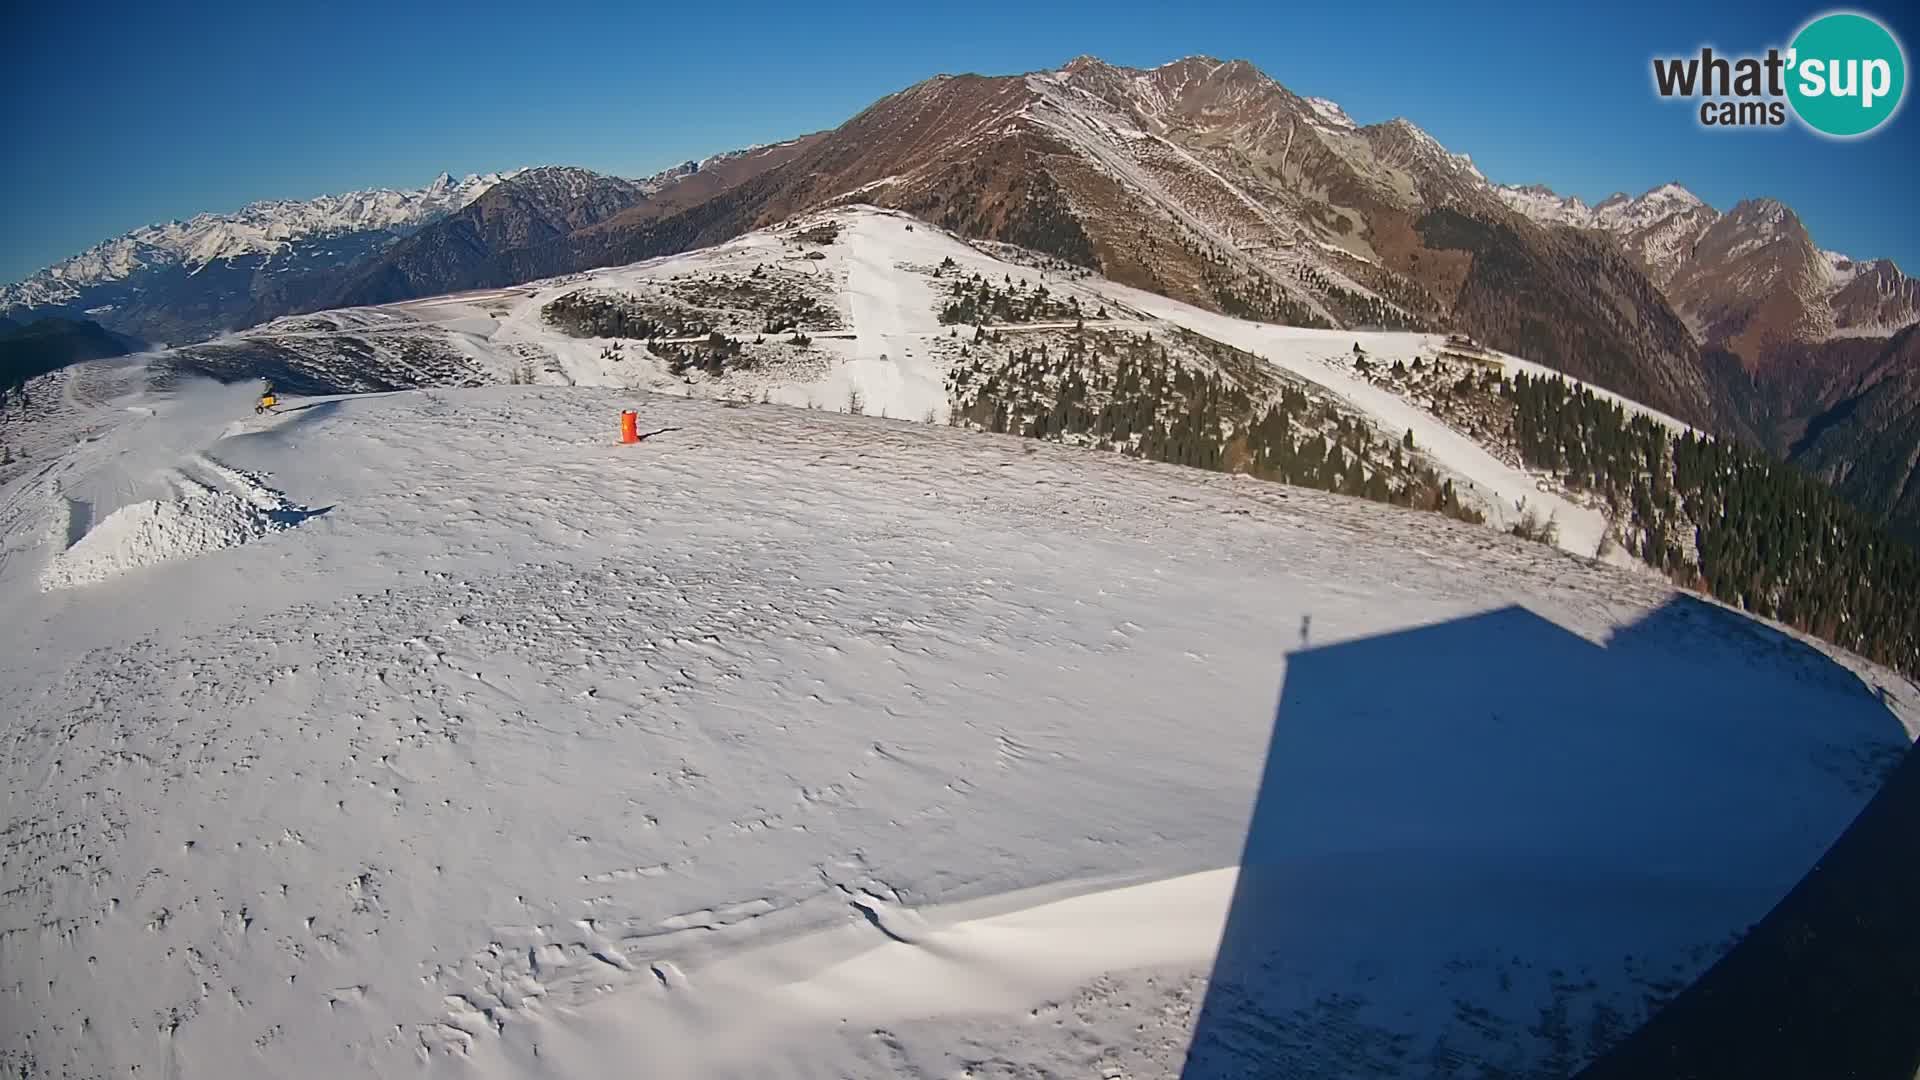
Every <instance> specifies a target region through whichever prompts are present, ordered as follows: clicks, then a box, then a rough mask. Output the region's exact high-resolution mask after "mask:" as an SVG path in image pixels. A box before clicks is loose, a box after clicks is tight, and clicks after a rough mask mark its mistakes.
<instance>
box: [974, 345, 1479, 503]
mask: <svg viewBox="0 0 1920 1080" xmlns="http://www.w3.org/2000/svg"><path fill="white" fill-rule="evenodd" d="M1196 340H1197V341H1200V342H1203V343H1204V344H1203V345H1202V346H1201V347H1202V348H1204V349H1206V350H1208V351H1209V352H1210V353H1211V359H1212V360H1213V361H1214V364H1213V365H1212V366H1211V367H1209V366H1202V365H1197V364H1190V363H1182V362H1181V361H1180V360H1178V359H1176V358H1172V357H1170V356H1169V355H1168V352H1167V349H1166V347H1165V346H1164V345H1163V344H1160V343H1158V342H1155V341H1154V340H1153V339H1152V338H1151V336H1150V335H1134V334H1127V333H1098V334H1089V333H1086V332H1084V331H1082V332H1080V333H1077V334H1075V335H1074V336H1073V337H1072V338H1071V339H1069V341H1068V342H1067V344H1066V345H1065V347H1064V348H1060V349H1057V350H1055V351H1053V352H1051V353H1050V352H1049V351H1048V349H1047V348H1046V346H1045V345H1042V346H1040V347H1039V348H1038V349H1033V348H1026V349H1018V350H1009V351H1008V352H1006V353H1005V354H1004V356H1002V355H996V353H995V352H994V349H993V345H994V344H995V342H993V341H985V340H982V339H979V338H976V341H975V343H974V345H973V346H970V349H971V350H974V351H970V353H969V354H968V355H967V356H966V357H965V358H964V359H963V360H962V361H961V362H960V363H959V364H957V365H956V366H955V367H954V369H953V371H952V372H951V373H950V374H949V376H948V392H949V395H950V397H951V398H952V399H953V400H954V402H955V403H956V406H955V413H954V422H955V423H956V424H963V425H967V426H972V427H977V428H981V429H984V430H987V431H993V432H1005V433H1012V434H1017V435H1024V436H1026V437H1028V438H1035V439H1051V440H1056V441H1068V442H1078V443H1085V444H1091V445H1093V446H1096V447H1098V448H1101V449H1109V450H1118V451H1120V452H1122V453H1126V454H1129V455H1131V456H1134V457H1141V458H1145V459H1147V460H1150V461H1162V462H1167V463H1169V464H1175V465H1186V466H1190V467H1193V468H1201V469H1212V470H1216V471H1224V472H1240V473H1247V474H1249V475H1252V476H1255V477H1258V478H1260V479H1264V480H1273V481H1279V482H1284V483H1291V484H1296V485H1301V486H1307V487H1316V488H1320V489H1321V490H1324V491H1332V492H1337V493H1340V494H1345V495H1355V496H1359V497H1361V498H1367V499H1372V500H1374V501H1376V502H1385V503H1392V504H1394V505H1399V506H1409V507H1415V508H1418V509H1423V510H1434V511H1439V512H1442V513H1446V514H1448V515H1450V516H1452V517H1456V518H1460V519H1462V520H1467V521H1480V520H1482V517H1481V515H1480V514H1479V512H1478V511H1476V510H1474V509H1473V508H1471V507H1470V506H1468V505H1466V504H1465V503H1463V502H1462V501H1461V499H1460V497H1459V494H1458V493H1457V492H1456V491H1455V490H1454V487H1453V484H1452V481H1450V480H1442V479H1441V478H1440V477H1439V476H1438V475H1437V474H1436V473H1435V472H1434V471H1433V470H1432V469H1431V468H1428V467H1426V466H1425V465H1424V464H1422V463H1421V461H1420V460H1419V459H1418V457H1417V456H1416V455H1414V454H1413V453H1412V452H1411V449H1410V448H1409V447H1406V446H1405V445H1404V444H1403V443H1402V442H1401V441H1400V440H1397V439H1383V438H1380V437H1379V436H1378V435H1377V434H1376V433H1375V432H1374V430H1373V429H1372V428H1371V427H1370V426H1369V425H1367V424H1365V423H1364V422H1362V421H1359V420H1357V419H1355V418H1354V417H1352V416H1350V415H1347V414H1345V413H1342V412H1340V411H1338V410H1336V409H1334V408H1333V407H1331V406H1330V405H1328V404H1326V403H1325V402H1321V401H1316V400H1314V399H1313V398H1311V397H1309V396H1308V395H1307V394H1306V393H1304V392H1303V391H1302V390H1301V389H1299V388H1298V387H1297V386H1293V385H1290V384H1280V383H1278V381H1277V380H1276V378H1275V376H1273V375H1272V374H1271V369H1269V368H1267V367H1266V366H1265V365H1264V364H1262V363H1261V362H1260V361H1259V360H1258V359H1257V358H1255V357H1253V356H1252V355H1251V354H1249V353H1244V352H1241V351H1239V350H1236V349H1232V348H1229V347H1227V346H1224V345H1220V344H1218V343H1217V342H1212V341H1206V340H1205V339H1196Z"/></svg>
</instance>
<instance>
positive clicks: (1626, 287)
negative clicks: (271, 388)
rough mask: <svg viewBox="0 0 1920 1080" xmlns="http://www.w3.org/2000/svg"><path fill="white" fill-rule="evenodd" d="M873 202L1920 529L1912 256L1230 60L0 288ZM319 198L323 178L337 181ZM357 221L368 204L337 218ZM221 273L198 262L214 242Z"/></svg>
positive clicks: (905, 103) (268, 283)
mask: <svg viewBox="0 0 1920 1080" xmlns="http://www.w3.org/2000/svg"><path fill="white" fill-rule="evenodd" d="M844 202H866V203H872V204H876V205H879V206H883V207H888V208H893V209H898V210H902V211H905V212H908V213H911V214H913V215H915V216H917V217H920V218H923V219H925V220H928V221H931V222H934V223H936V224H939V225H942V226H944V227H947V228H949V229H952V230H954V231H956V232H958V233H961V234H963V235H967V236H972V237H976V238H980V239H985V240H998V241H1005V242H1009V243H1014V244H1018V245H1021V246H1024V247H1028V248H1032V249H1036V250H1039V251H1042V252H1046V253H1048V254H1051V255H1054V256H1057V257H1059V258H1062V259H1065V260H1068V261H1070V262H1072V263H1077V264H1080V265H1084V266H1087V267H1089V268H1092V269H1095V270H1097V271H1099V272H1100V273H1102V274H1103V275H1105V276H1106V277H1108V278H1111V279H1113V280H1116V281H1119V282H1122V283H1125V284H1129V285H1133V286H1136V287H1138V288H1141V289H1144V290H1147V291H1150V292H1154V293H1160V294H1163V295H1166V296H1169V297H1172V298H1175V299H1180V300H1185V301H1189V302H1192V303H1196V304H1199V305H1202V306H1205V307H1209V308H1213V309H1216V310H1220V311H1225V312H1228V313H1232V314H1238V315H1244V316H1248V317H1253V318H1257V319H1262V320H1266V321H1272V322H1286V323H1293V324H1298V325H1309V326H1323V327H1354V328H1362V327H1370V328H1408V329H1430V330H1443V329H1444V330H1449V331H1457V332H1463V333H1467V334H1471V335H1473V336H1475V337H1477V338H1479V339H1481V340H1484V341H1486V342H1487V343H1489V344H1491V345H1493V346H1495V347H1498V348H1500V349H1503V350H1506V351H1509V352H1513V353H1516V354H1518V355H1522V356H1526V357H1529V358H1531V359H1534V360H1537V361H1539V362H1541V363H1544V364H1547V365H1549V366H1551V367H1554V368H1557V369H1559V370H1562V371H1565V372H1567V373H1568V374H1570V375H1573V376H1576V377H1578V378H1581V379H1584V380H1587V381H1589V382H1593V383H1596V384H1599V385H1601V386H1605V387H1608V388H1611V389H1614V390H1617V391H1619V392H1621V393H1623V394H1626V395H1628V396H1630V397H1632V398H1634V399H1636V400H1639V401H1641V402H1644V403H1645V404H1647V405H1650V406H1652V407H1654V408H1657V409H1660V410H1662V411H1664V412H1667V413H1669V414H1672V415H1674V416H1676V417H1679V418H1681V419H1683V420H1686V421H1687V422H1689V423H1691V424H1694V425H1696V426H1698V427H1701V428H1703V429H1705V430H1708V431H1711V432H1714V433H1716V434H1722V435H1727V436H1733V437H1738V438H1740V439H1743V440H1746V441H1749V442H1753V443H1756V444H1758V445H1761V446H1764V447H1766V448H1767V449H1769V450H1770V451H1772V452H1774V453H1775V454H1777V455H1780V456H1783V457H1786V458H1788V459H1790V460H1795V461H1798V462H1800V463H1802V464H1804V465H1806V466H1807V467H1808V468H1810V469H1813V470H1815V471H1817V472H1819V473H1820V474H1821V475H1823V476H1825V477H1826V478H1827V479H1829V480H1830V481H1832V482H1833V483H1835V484H1836V485H1838V486H1839V487H1840V489H1841V490H1842V491H1843V492H1845V493H1846V494H1848V495H1849V497H1850V498H1852V499H1853V500H1854V501H1855V502H1856V503H1857V504H1858V505H1860V506H1861V507H1862V508H1863V509H1865V510H1867V511H1868V512H1869V513H1871V514H1873V515H1875V516H1877V517H1880V518H1882V519H1885V520H1889V521H1891V522H1892V523H1893V524H1895V526H1896V527H1899V528H1903V529H1904V530H1906V531H1907V532H1908V535H1920V480H1916V470H1915V456H1916V454H1915V448H1916V447H1920V393H1916V387H1915V382H1916V380H1915V378H1914V377H1913V376H1912V369H1913V359H1912V356H1913V353H1912V348H1911V335H1910V333H1902V328H1903V327H1907V326H1909V325H1910V324H1912V323H1913V322H1914V321H1915V320H1916V318H1920V286H1916V284H1915V282H1914V279H1911V278H1908V277H1906V276H1905V275H1904V274H1903V273H1901V271H1900V270H1899V269H1898V268H1897V267H1895V266H1894V265H1893V264H1892V263H1891V262H1889V261H1886V260H1878V261H1867V260H1858V259H1854V258H1851V257H1847V256H1843V255H1839V254H1836V253H1834V252H1831V251H1826V250H1823V249H1821V248H1819V247H1818V246H1817V245H1816V244H1815V243H1814V242H1813V239H1812V237H1811V236H1810V235H1809V234H1808V231H1807V229H1806V228H1805V226H1804V225H1803V224H1802V223H1801V222H1800V220H1799V218H1798V217H1797V216H1796V215H1795V214H1794V213H1793V212H1792V210H1791V209H1790V208H1788V207H1786V206H1784V205H1783V204H1781V203H1779V202H1776V201H1772V200H1767V199H1754V200H1750V201H1747V202H1742V203H1740V204H1739V205H1737V206H1735V207H1733V208H1732V209H1731V210H1729V211H1727V212H1725V213H1721V212H1719V211H1717V210H1715V209H1714V208H1712V207H1710V206H1708V205H1707V204H1705V203H1704V202H1703V201H1702V200H1700V199H1699V198H1697V197H1695V196H1694V195H1692V194H1691V193H1690V192H1688V191H1687V190H1686V189H1685V188H1684V187H1682V186H1680V185H1678V184H1668V185H1664V186H1662V187H1659V188H1656V189H1654V190H1653V191H1650V192H1647V193H1646V194H1644V195H1641V196H1639V197H1637V198H1631V197H1627V196H1625V195H1618V196H1614V197H1612V198H1609V199H1607V200H1604V201H1602V202H1601V203H1599V204H1597V205H1594V206H1588V205H1586V204H1585V203H1583V202H1581V201H1580V200H1578V199H1573V198H1563V197H1561V196H1559V195H1557V194H1555V193H1554V192H1552V191H1549V190H1547V189H1545V188H1541V187H1537V186H1534V187H1509V186H1504V185H1498V184H1495V183H1493V182H1491V181H1489V180H1488V179H1487V178H1486V177H1485V176H1484V175H1482V174H1481V172H1480V171H1479V169H1478V168H1476V167H1475V166H1474V164H1473V162H1472V160H1471V159H1470V158H1469V157H1467V156H1466V155H1464V154H1459V153H1455V152H1453V151H1451V150H1449V149H1448V148H1446V147H1444V146H1442V145H1441V144H1440V143H1439V142H1438V141H1437V140H1435V139H1434V138H1433V137H1432V136H1430V135H1428V134H1427V133H1426V132H1424V131H1422V130H1421V129H1420V128H1418V127H1417V126H1415V125H1414V124H1412V123H1411V122H1409V121H1407V120H1404V119H1396V120H1391V121H1387V122H1385V123H1379V124H1370V125H1361V124H1358V123H1356V122H1355V121H1354V120H1353V119H1352V118H1351V117H1349V116H1348V115H1347V114H1346V113H1345V111H1344V110H1342V109H1341V108H1340V106H1339V105H1337V104H1335V103H1333V102H1330V101H1327V100H1325V99H1320V98H1312V97H1303V96H1301V95H1298V94H1295V93H1294V92H1293V91H1291V90H1289V89H1287V88H1286V87H1284V86H1282V85H1281V84H1279V83H1277V82H1275V81H1274V80H1272V79H1270V78H1268V77H1267V76H1265V75H1264V74H1262V73H1261V72H1260V71H1259V70H1257V69H1256V68H1254V67H1253V66H1252V65H1251V64H1248V63H1246V62H1245V61H1227V62H1223V61H1219V60H1215V59H1211V58H1207V57H1189V58H1186V59H1182V60H1178V61H1175V62H1172V63H1169V64H1165V65H1162V66H1160V67H1158V68H1153V69H1132V68H1123V67H1116V66H1113V65H1109V64H1107V63H1104V62H1102V61H1100V60H1098V59H1096V58H1093V57H1080V58H1078V59H1075V60H1073V61H1071V62H1070V63H1068V64H1066V65H1065V66H1063V67H1062V68H1060V69H1058V70H1053V71H1043V72H1034V73H1028V74H1023V75H1010V76H979V75H953V76H947V75H943V76H937V77H935V78H932V79H929V80H926V81H924V82H922V83H919V84H916V85H914V86H911V87H908V88H906V89H904V90H902V91H899V92H897V93H894V94H891V95H888V96H887V97H885V98H882V99H881V100H879V101H877V102H875V103H874V104H873V105H872V106H870V107H869V108H867V109H866V110H864V111H863V112H861V113H860V114H859V115H857V116H855V117H853V118H852V119H850V120H848V121H847V122H846V123H845V124H843V125H841V126H840V127H838V128H836V129H834V130H832V131H827V132H820V133H816V134H812V135H807V136H804V137H801V138H798V139H794V140H792V141H789V142H785V143H780V144H776V145H773V146H765V147H757V148H753V149H750V150H746V151H740V152H736V153H733V154H725V155H719V156H717V157H715V158H712V159H708V160H707V161H705V162H699V163H688V164H687V165H684V166H681V167H678V168H676V169H672V170H668V171H667V172H664V173H661V174H659V175H657V176H655V177H651V178H648V179H646V180H640V181H631V180H624V179H620V178H615V177H609V176H601V175H598V174H594V173H590V172H588V171H586V170H581V169H571V168H561V167H549V168H541V169H531V170H524V171H521V172H518V173H511V174H496V175H492V176H488V177H473V178H469V179H468V180H466V181H462V182H459V183H455V182H453V181H451V180H450V178H446V177H442V178H441V179H440V180H439V181H436V183H435V184H434V185H432V186H430V187H429V188H427V189H423V190H422V191H421V192H410V193H407V192H401V193H395V192H380V193H358V194H357V195H353V196H341V197H338V198H337V199H334V200H315V201H314V203H308V204H278V203H275V204H256V205H255V206H252V207H248V208H247V209H245V210H243V211H241V212H240V214H238V215H233V216H231V217H224V218H222V217H211V216H205V215H203V216H202V217H200V218H195V219H193V221H192V222H188V223H185V224H184V225H182V224H175V225H170V226H159V227H155V228H153V229H148V230H140V231H138V232H136V233H134V234H129V236H127V237H123V238H120V239H119V240H115V241H110V242H109V243H107V244H104V245H101V246H100V247H98V248H95V249H93V250H91V251H89V252H88V253H85V254H83V255H82V256H79V257H77V258H76V259H74V260H69V261H68V262H67V263H63V264H61V265H60V266H58V267H54V268H50V269H49V270H47V271H43V272H42V273H41V274H37V275H35V276H34V277H33V278H31V279H29V280H28V281H27V282H24V283H22V284H21V285H18V286H11V287H8V288H7V289H6V290H5V291H0V314H5V315H11V316H13V317H15V318H19V317H22V315H26V316H36V315H39V314H46V313H51V314H66V315H74V314H84V315H85V316H86V317H88V318H92V319H95V320H97V321H98V322H100V323H101V324H102V325H104V326H106V327H107V328H109V329H112V330H116V331H120V332H123V333H128V334H133V335H137V336H140V337H143V338H146V339H148V340H154V339H163V340H185V339H187V338H190V337H194V336H200V337H204V336H207V335H209V334H211V333H215V332H218V331H220V330H224V329H230V328H233V327H236V326H242V325H248V324H251V323H257V322H260V321H264V320H265V319H268V318H271V317H274V316H278V315H284V314H289V313H298V312H305V311H315V310H321V309H325V308H332V307H339V306H347V305H364V304H377V303H385V302H391V301H396V300H403V299H408V298H413V297H419V296H426V295H433V294H437V293H443V292H449V291H455V290H461V289H471V288H481V287H490V286H502V285H508V284H514V283H517V282H523V281H528V280H532V279H536V278H542V277H548V276H553V275H558V274H565V273H572V272H577V271H580V270H584V269H590V268H594V267H600V266H609V265H618V264H623V263H627V262H633V261H637V260H640V259H645V258H650V257H655V256H659V255H664V254H671V253H676V252H680V251H686V250H690V249H693V248H696V247H701V246H706V245H709V244H713V243H717V242H720V241H724V240H727V239H730V238H732V237H734V236H738V235H740V234H741V233H743V232H746V231H748V230H750V229H753V228H756V227H760V226H764V225H768V224H772V223H774V222H776V221H780V220H782V219H785V218H788V217H790V216H792V215H793V214H795V213H797V212H800V211H804V210H808V209H813V208H817V207H821V206H825V205H833V204H837V203H844ZM323 204H324V205H323ZM356 222H358V223H361V224H358V225H356V224H355V223H356ZM210 271H214V272H211V273H210Z"/></svg>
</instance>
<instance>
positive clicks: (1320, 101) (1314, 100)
mask: <svg viewBox="0 0 1920 1080" xmlns="http://www.w3.org/2000/svg"><path fill="white" fill-rule="evenodd" d="M1305 100H1306V103H1307V106H1308V107H1309V108H1311V109H1312V110H1313V111H1314V114H1315V115H1317V116H1319V117H1320V119H1322V120H1324V121H1326V122H1327V123H1328V124H1329V125H1331V126H1333V127H1336V128H1340V129H1342V130H1346V131H1353V130H1355V129H1357V128H1358V127H1359V126H1360V125H1358V124H1356V123H1354V122H1353V117H1351V116H1348V115H1347V110H1345V109H1343V108H1341V107H1340V106H1339V104H1338V103H1336V102H1333V101H1329V100H1327V99H1326V98H1322V97H1310V98H1306V99H1305Z"/></svg>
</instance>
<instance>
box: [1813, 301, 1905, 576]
mask: <svg viewBox="0 0 1920 1080" xmlns="http://www.w3.org/2000/svg"><path fill="white" fill-rule="evenodd" d="M1828 348H1830V349H1837V350H1844V352H1845V354H1846V355H1845V356H1843V357H1840V358H1826V359H1829V360H1832V359H1839V360H1841V361H1843V362H1844V363H1833V362H1829V363H1825V364H1821V363H1817V362H1816V363H1814V364H1810V365H1809V367H1810V368H1812V369H1813V370H1815V371H1831V370H1844V371H1847V372H1848V374H1847V375H1846V376H1845V377H1844V379H1843V381H1841V382H1840V384H1839V386H1838V389H1837V391H1833V392H1829V393H1826V394H1823V395H1821V396H1820V398H1819V399H1818V400H1820V401H1823V402H1830V404H1826V405H1825V407H1824V408H1821V409H1819V411H1817V412H1813V413H1812V414H1811V416H1810V417H1809V418H1808V419H1807V420H1806V421H1805V422H1804V423H1796V424H1795V425H1794V426H1795V428H1796V429H1797V432H1798V433H1797V434H1796V435H1795V436H1794V438H1793V441H1792V442H1791V443H1790V444H1789V445H1788V447H1787V456H1788V460H1790V461H1792V462H1793V463H1794V464H1796V465H1799V466H1800V467H1802V468H1804V469H1806V470H1807V471H1808V472H1811V473H1813V474H1815V475H1816V476H1819V477H1821V478H1823V479H1825V480H1826V481H1827V482H1828V483H1830V484H1832V485H1833V487H1834V489H1835V490H1836V491H1838V492H1839V493H1840V494H1841V495H1842V496H1844V497H1845V498H1846V499H1847V501H1849V502H1851V503H1853V504H1854V505H1855V506H1857V507H1859V508H1860V509H1861V510H1862V511H1864V512H1866V513H1867V514H1868V515H1869V516H1871V517H1873V518H1875V519H1877V520H1880V521H1884V522H1886V523H1887V526H1888V528H1889V529H1891V530H1892V531H1893V532H1894V533H1896V534H1898V535H1900V536H1903V537H1905V538H1906V540H1907V541H1908V542H1909V543H1912V544H1915V545H1920V326H1909V327H1907V328H1906V329H1905V330H1902V331H1900V332H1899V333H1898V334H1895V335H1894V336H1893V337H1891V338H1886V339H1876V338H1851V339H1839V340H1836V341H1833V342H1830V343H1828ZM1816 359H1820V358H1816Z"/></svg>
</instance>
